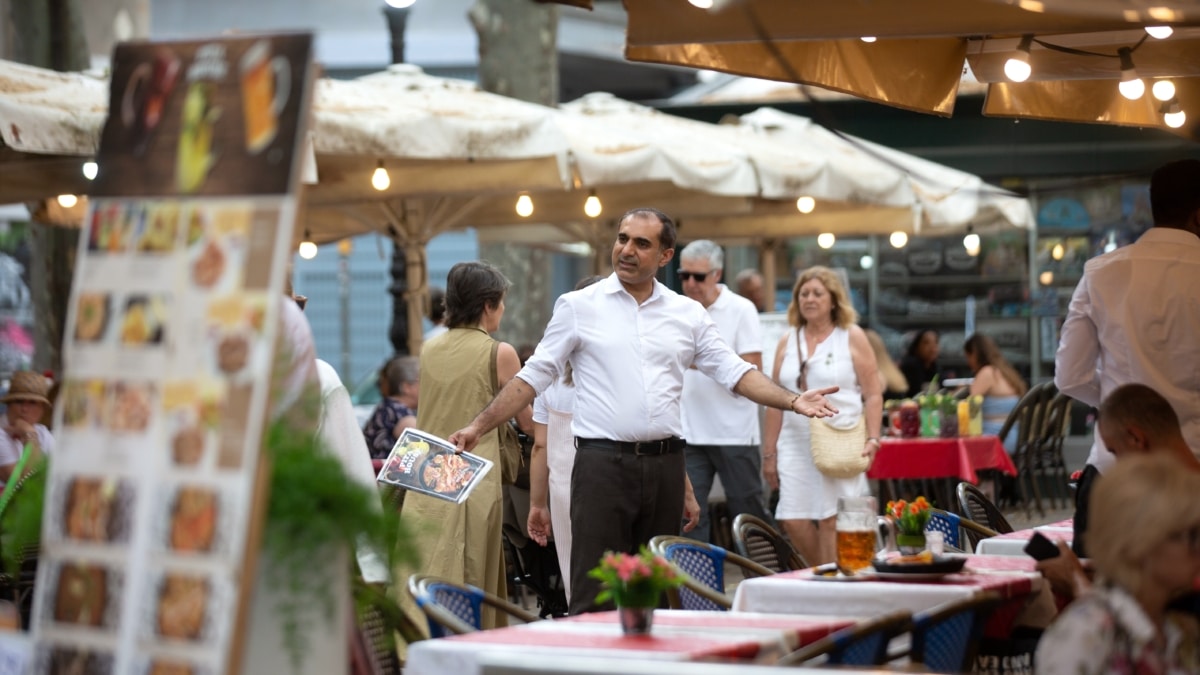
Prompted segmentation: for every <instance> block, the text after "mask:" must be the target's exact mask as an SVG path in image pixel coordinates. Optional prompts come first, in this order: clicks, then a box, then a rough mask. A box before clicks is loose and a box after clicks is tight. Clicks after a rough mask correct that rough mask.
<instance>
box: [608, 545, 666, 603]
mask: <svg viewBox="0 0 1200 675" xmlns="http://www.w3.org/2000/svg"><path fill="white" fill-rule="evenodd" d="M588 576H590V577H592V578H593V579H599V580H600V585H601V588H602V589H603V590H601V591H600V594H599V595H597V596H596V602H607V601H609V600H610V599H611V600H612V601H613V602H615V603H616V604H617V606H618V607H656V606H657V605H658V599H659V596H661V595H662V593H663V591H666V590H669V589H672V588H678V587H680V586H682V585H683V574H682V573H681V572H679V570H677V569H675V566H674V565H672V564H671V563H669V562H667V561H666V559H665V558H663V557H662V556H657V555H654V554H653V553H651V552H650V550H649V549H647V548H646V547H645V546H642V548H641V550H640V551H639V552H638V553H637V555H634V554H631V553H613V552H612V551H607V552H605V554H604V557H603V558H601V559H600V564H599V565H597V566H596V567H595V568H594V569H592V570H590V571H589V572H588Z"/></svg>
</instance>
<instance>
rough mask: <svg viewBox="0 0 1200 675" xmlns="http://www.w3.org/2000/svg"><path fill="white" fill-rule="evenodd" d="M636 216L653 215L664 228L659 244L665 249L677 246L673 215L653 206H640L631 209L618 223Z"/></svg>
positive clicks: (659, 234) (660, 233)
mask: <svg viewBox="0 0 1200 675" xmlns="http://www.w3.org/2000/svg"><path fill="white" fill-rule="evenodd" d="M634 216H653V217H654V218H657V219H658V222H659V223H660V224H662V230H661V231H660V232H659V233H658V245H659V246H660V247H662V249H663V250H664V251H667V250H670V249H673V248H675V221H673V220H671V216H668V215H667V214H665V213H663V212H662V211H659V210H658V209H656V208H654V207H652V206H639V207H637V208H635V209H629V210H628V211H626V212H625V215H623V216H621V219H620V220H619V221H617V222H618V223H623V222H625V221H626V220H628V219H629V218H633V217H634Z"/></svg>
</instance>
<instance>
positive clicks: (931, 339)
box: [900, 328, 941, 398]
mask: <svg viewBox="0 0 1200 675" xmlns="http://www.w3.org/2000/svg"><path fill="white" fill-rule="evenodd" d="M940 340H941V336H939V335H938V332H937V331H936V330H933V329H932V328H926V329H924V330H920V331H917V332H916V333H915V334H914V335H913V337H912V341H910V342H909V343H908V350H907V351H906V352H905V354H904V358H902V359H900V372H901V373H903V374H904V379H905V380H906V381H907V382H908V391H907V392H906V393H905V398H912V397H913V396H916V395H917V394H922V393H925V390H926V389H927V388H928V387H929V383H930V382H932V381H933V380H934V378H937V377H939V376H940V375H941V370H940V369H939V367H938V362H937V358H938V354H940V353H941V345H940V344H939V341H940Z"/></svg>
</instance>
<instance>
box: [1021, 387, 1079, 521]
mask: <svg viewBox="0 0 1200 675" xmlns="http://www.w3.org/2000/svg"><path fill="white" fill-rule="evenodd" d="M1073 403H1074V400H1073V399H1072V398H1071V397H1070V396H1067V395H1066V394H1064V393H1062V392H1057V393H1056V394H1055V395H1054V396H1053V398H1051V399H1050V400H1048V401H1047V402H1046V403H1045V410H1044V412H1043V414H1042V427H1041V430H1040V433H1039V434H1038V439H1037V445H1036V446H1035V450H1034V451H1033V454H1032V455H1031V456H1030V460H1029V471H1030V480H1032V481H1033V482H1034V483H1035V484H1036V486H1037V492H1036V493H1035V494H1040V493H1041V489H1042V487H1043V486H1045V487H1047V488H1048V490H1049V494H1048V495H1047V499H1048V501H1049V502H1050V506H1051V508H1057V507H1058V498H1059V497H1062V500H1063V506H1069V505H1070V502H1071V491H1070V490H1069V489H1068V487H1067V486H1068V484H1069V483H1070V480H1071V476H1070V472H1069V471H1067V464H1066V460H1064V458H1063V443H1065V442H1066V439H1067V435H1068V434H1069V433H1070V431H1071V406H1072V405H1073Z"/></svg>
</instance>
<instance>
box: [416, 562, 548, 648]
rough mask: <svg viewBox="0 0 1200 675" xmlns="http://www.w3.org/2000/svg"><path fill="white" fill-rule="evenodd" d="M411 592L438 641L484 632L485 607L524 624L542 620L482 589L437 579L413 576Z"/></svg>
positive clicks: (430, 631) (431, 634)
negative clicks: (443, 638) (447, 636)
mask: <svg viewBox="0 0 1200 675" xmlns="http://www.w3.org/2000/svg"><path fill="white" fill-rule="evenodd" d="M408 592H409V593H410V594H412V596H413V599H415V600H416V601H417V606H418V607H420V608H421V611H422V612H424V613H425V618H426V619H428V621H429V635H430V636H431V637H435V638H440V637H445V636H446V635H462V634H463V633H473V632H475V631H478V630H483V606H484V605H487V606H489V607H492V608H493V609H496V610H497V611H500V612H503V613H505V614H507V615H508V617H509V619H516V620H518V621H520V622H522V623H532V622H534V621H538V620H539V619H538V617H537V615H535V614H531V613H530V612H527V611H525V610H524V609H523V608H521V607H518V606H517V605H514V604H513V603H511V602H509V601H507V600H505V599H504V598H499V597H496V596H495V595H492V594H491V593H488V592H487V591H484V590H483V589H480V588H476V587H474V586H471V585H469V584H457V583H454V582H452V581H446V580H445V579H439V578H437V577H432V576H425V575H421V574H414V575H412V576H411V577H409V578H408Z"/></svg>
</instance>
